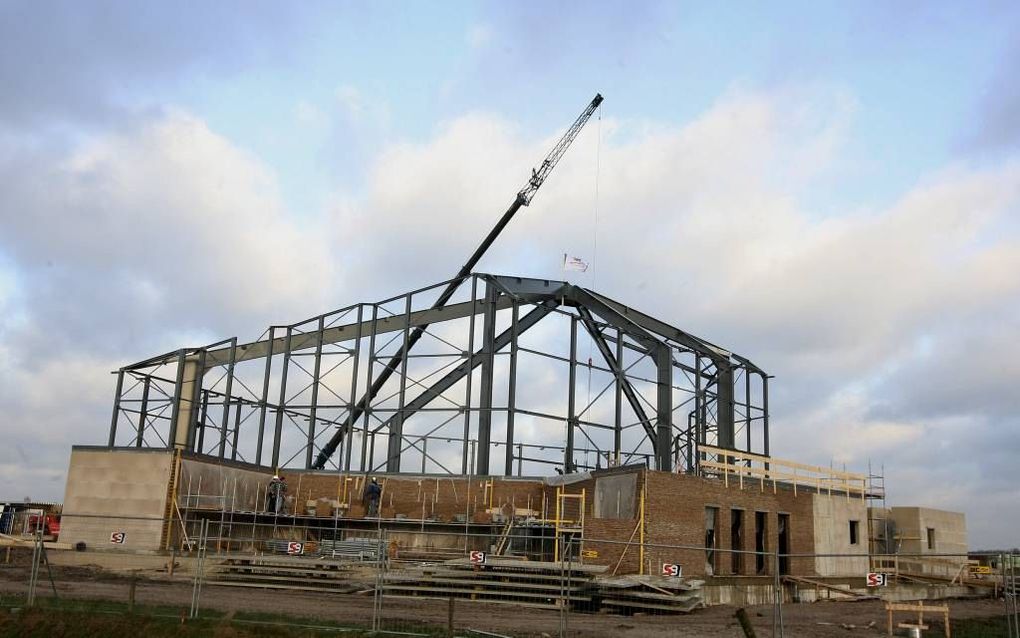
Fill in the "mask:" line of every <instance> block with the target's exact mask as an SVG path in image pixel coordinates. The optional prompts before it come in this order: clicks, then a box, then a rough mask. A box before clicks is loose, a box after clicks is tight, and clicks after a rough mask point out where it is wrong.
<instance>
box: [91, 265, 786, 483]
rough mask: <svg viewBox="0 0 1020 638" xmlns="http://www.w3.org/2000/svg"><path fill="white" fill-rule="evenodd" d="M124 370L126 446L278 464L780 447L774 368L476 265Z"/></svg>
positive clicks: (483, 467)
mask: <svg viewBox="0 0 1020 638" xmlns="http://www.w3.org/2000/svg"><path fill="white" fill-rule="evenodd" d="M451 284H460V285H459V288H457V290H458V291H457V292H456V293H455V294H454V295H452V296H450V297H448V299H447V301H445V302H444V303H443V304H438V305H437V304H436V300H437V299H438V298H439V296H440V295H443V294H445V292H446V291H448V290H449V289H450V287H451ZM437 306H438V307H437ZM417 332H421V336H422V338H421V343H420V344H419V345H418V346H417V347H416V348H415V349H414V350H413V351H411V350H410V349H409V348H408V342H409V339H410V338H411V335H413V334H415V333H417ZM387 362H396V364H397V365H394V366H393V369H392V374H391V375H389V376H388V377H387V379H386V382H385V384H383V385H382V387H381V388H380V389H379V392H378V393H374V394H372V395H369V396H370V399H369V400H367V402H366V401H365V400H364V399H363V398H362V397H363V396H364V394H365V391H366V389H367V388H369V386H370V384H372V383H373V381H374V380H376V379H377V378H378V375H379V372H380V370H381V368H382V367H383V365H385V366H387V367H389V366H390V365H391V363H387ZM116 374H117V389H116V394H115V399H114V407H113V417H112V420H111V424H110V432H109V443H108V444H109V446H111V447H116V446H134V447H164V448H167V449H172V448H179V449H184V450H188V451H190V452H194V453H198V454H204V455H208V456H212V457H218V458H230V459H232V460H238V461H245V462H248V463H254V464H256V465H260V466H265V467H271V468H279V467H285V466H287V467H290V466H292V464H293V463H295V461H298V460H299V463H300V465H302V466H303V467H305V468H313V467H315V465H316V463H317V461H316V459H315V455H316V454H319V455H320V457H322V458H328V461H329V466H330V467H331V468H332V469H333V470H339V471H343V472H372V473H375V472H413V473H423V474H424V473H445V474H475V475H493V474H496V475H507V476H511V475H518V476H521V475H541V474H549V473H550V472H549V467H548V466H550V465H552V466H555V467H556V468H557V469H558V471H561V472H574V471H581V470H585V469H594V468H596V467H605V466H611V465H616V464H629V463H635V462H638V463H644V464H647V465H649V466H651V467H653V468H655V469H658V470H667V471H684V472H691V473H694V472H698V471H699V470H700V461H701V460H703V459H706V458H709V457H708V455H707V453H705V452H703V451H701V450H700V446H702V445H711V446H717V447H721V448H725V449H733V450H740V451H745V452H755V453H758V454H763V455H766V456H768V454H769V413H768V375H767V374H766V373H765V372H764V371H762V370H761V369H760V368H758V367H757V366H756V365H754V364H753V363H752V362H751V361H750V360H748V359H746V358H744V357H741V356H739V355H736V354H734V353H732V352H729V351H727V350H725V349H723V348H720V347H719V346H716V345H714V344H712V343H710V342H708V341H706V340H704V339H701V338H699V337H696V336H693V335H691V334H689V333H686V332H684V331H682V330H680V329H678V328H675V327H673V326H671V325H669V324H667V323H665V322H663V321H660V320H658V319H655V318H653V317H651V316H649V315H647V314H644V313H642V312H639V311H637V310H635V309H633V308H629V307H627V306H625V305H623V304H621V303H619V302H617V301H614V300H612V299H610V298H608V297H605V296H603V295H601V294H599V293H596V292H594V291H591V290H588V289H585V288H581V287H578V286H574V285H572V284H570V283H568V282H564V281H552V280H539V279H527V278H521V277H512V276H500V275H489V274H482V273H472V274H469V275H467V276H464V277H461V278H458V279H454V280H450V281H446V282H441V283H438V284H435V285H432V286H428V287H425V288H421V289H418V290H413V291H411V292H407V293H404V294H401V295H398V296H395V297H391V298H389V299H385V300H383V301H379V302H375V303H359V304H355V305H353V306H348V307H346V308H342V309H340V310H335V311H333V312H329V313H326V314H323V315H319V316H316V317H312V318H310V319H306V320H304V321H300V322H298V323H295V324H291V325H283V326H271V327H270V328H269V329H268V330H266V331H265V332H264V333H263V334H262V335H261V336H260V337H259V339H257V340H255V341H252V342H249V343H239V342H238V340H237V338H236V337H234V338H231V339H227V340H223V341H219V342H216V343H212V344H209V345H206V346H201V347H193V348H185V349H181V350H177V351H174V352H169V353H166V354H163V355H160V356H157V357H153V358H150V359H146V360H144V361H140V362H138V363H135V364H132V365H128V366H125V367H124V368H121V369H120V370H119V371H117V372H116ZM359 399H361V401H359ZM327 440H338V441H339V445H329V446H327V445H325V444H324V442H325V441H327ZM267 443H268V446H267V445H266V444H267ZM323 448H327V449H328V452H323ZM333 448H335V450H336V453H335V454H333V453H332V449H333ZM323 455H325V456H323ZM497 458H498V461H497Z"/></svg>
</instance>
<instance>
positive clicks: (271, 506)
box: [266, 474, 280, 512]
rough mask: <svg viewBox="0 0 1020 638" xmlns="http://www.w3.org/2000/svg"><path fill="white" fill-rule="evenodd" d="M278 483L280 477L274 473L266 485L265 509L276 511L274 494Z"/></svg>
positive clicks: (276, 491)
mask: <svg viewBox="0 0 1020 638" xmlns="http://www.w3.org/2000/svg"><path fill="white" fill-rule="evenodd" d="M279 484H280V477H279V476H277V475H276V474H274V475H273V478H272V479H270V481H269V485H268V486H267V487H266V511H267V512H276V495H277V493H278V491H279V490H278V487H277V486H278V485H279Z"/></svg>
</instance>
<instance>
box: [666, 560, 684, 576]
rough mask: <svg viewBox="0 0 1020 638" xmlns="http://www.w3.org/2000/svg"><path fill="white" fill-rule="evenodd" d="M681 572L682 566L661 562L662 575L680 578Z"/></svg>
mask: <svg viewBox="0 0 1020 638" xmlns="http://www.w3.org/2000/svg"><path fill="white" fill-rule="evenodd" d="M682 574H683V568H682V567H680V566H679V565H677V564H676V563H663V564H662V575H663V576H671V577H673V578H680V576H681V575H682Z"/></svg>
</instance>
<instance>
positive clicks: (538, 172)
mask: <svg viewBox="0 0 1020 638" xmlns="http://www.w3.org/2000/svg"><path fill="white" fill-rule="evenodd" d="M600 104H602V96H601V95H600V94H597V93H596V94H595V97H594V98H593V99H592V101H591V102H590V103H589V104H588V106H587V107H585V109H584V111H582V112H581V114H580V115H579V116H578V117H577V119H576V120H574V123H573V124H571V125H570V128H568V129H567V132H566V133H564V134H563V136H562V137H561V138H560V139H559V141H558V142H556V145H555V146H553V148H552V150H551V151H549V154H548V155H546V157H545V159H543V160H542V163H541V164H539V165H538V167H537V168H533V169H532V170H531V177H530V178H529V179H528V181H527V182H526V183H525V184H524V187H523V188H521V190H519V191H518V192H517V195H516V197H514V201H513V202H512V203H511V204H510V207H509V208H508V209H507V210H506V212H505V213H503V216H502V217H500V219H499V221H498V222H496V225H495V226H493V228H492V230H490V231H489V234H488V235H486V236H485V239H483V240H482V243H481V244H480V245H479V246H478V248H476V249H475V251H474V252H473V253H471V256H470V257H469V258H468V260H467V261H466V262H465V263H464V265H463V266H461V269H460V271H458V272H457V275H456V276H455V277H454V278H453V279H452V280H451V281H450V283H449V284H448V285H447V286H446V289H445V290H443V292H442V293H441V294H440V295H439V297H437V298H436V301H435V303H433V304H432V308H431V309H432V310H437V309H439V308H442V307H443V306H445V305H446V302H447V301H449V300H450V298H451V297H453V295H454V293H455V292H457V289H458V288H459V287H460V285H461V284H462V283H463V282H464V280H465V279H467V277H468V276H469V275H470V274H471V271H472V270H473V269H474V267H475V266H476V265H477V264H478V262H479V261H480V260H481V258H482V256H483V255H484V254H485V252H486V251H487V250H488V249H489V246H491V245H492V244H493V242H495V241H496V238H497V237H499V234H500V233H501V232H503V229H504V228H506V225H507V224H509V223H510V220H511V219H513V216H514V215H515V214H516V213H517V211H518V210H520V208H521V206H528V205H529V204H531V200H532V199H533V198H534V197H535V193H537V192H538V189H539V188H541V187H542V184H543V183H545V180H546V178H548V177H549V173H551V172H552V170H553V169H554V168H556V164H558V163H559V161H560V159H561V158H562V157H563V154H564V153H566V152H567V149H568V148H570V145H571V144H572V143H573V141H574V139H575V138H576V137H577V135H578V133H580V132H581V129H583V128H584V125H585V124H587V123H588V120H589V119H591V116H592V114H593V113H594V112H595V109H597V108H598V107H599V105H600ZM426 328H428V324H424V325H420V326H417V327H416V328H415V329H414V330H412V331H411V332H410V333H409V334H408V336H407V341H406V343H405V344H404V345H402V346H401V347H400V348H398V349H397V351H396V352H395V353H394V354H393V356H392V357H391V358H390V360H389V361H388V362H387V363H386V365H385V366H384V367H383V369H382V371H380V372H379V376H377V377H376V378H375V380H374V381H372V385H371V386H369V388H368V391H367V392H365V394H364V395H363V396H362V397H361V399H360V400H359V401H358V402H357V403H355V404H354V405H353V406H351V409H350V412H349V413H348V416H347V420H346V423H345V424H344V425H343V426H341V427H340V428H338V429H337V431H336V432H335V433H334V434H333V436H332V437H331V438H330V439H329V441H327V442H326V445H324V446H323V448H322V450H320V452H319V455H318V457H316V459H315V463H314V464H313V465H312V467H313V468H314V469H319V470H321V469H322V468H323V467H325V466H326V461H328V460H329V459H330V457H332V456H333V454H334V453H335V452H336V450H337V447H339V445H340V443H341V442H342V441H343V438H344V435H345V433H346V432H348V431H351V432H353V429H354V424H355V423H356V422H357V421H358V419H359V418H360V417H361V415H362V414H364V412H365V409H366V408H367V407H368V405H369V404H370V403H371V401H372V399H374V398H375V396H376V395H377V394H378V393H379V391H380V390H381V389H382V387H383V386H384V385H385V384H386V382H387V381H388V380H389V378H390V377H391V376H393V373H394V372H396V370H397V368H398V367H399V366H400V364H401V362H402V361H403V360H404V357H405V356H406V354H407V353H408V352H409V351H410V350H411V348H413V347H414V344H416V343H418V341H419V340H420V339H421V338H422V335H424V334H425V329H426Z"/></svg>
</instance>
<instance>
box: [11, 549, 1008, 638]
mask: <svg viewBox="0 0 1020 638" xmlns="http://www.w3.org/2000/svg"><path fill="white" fill-rule="evenodd" d="M19 562H20V561H19ZM54 578H55V581H56V587H57V591H58V593H59V595H60V597H61V598H68V599H93V600H113V601H121V602H126V601H127V596H128V588H129V580H128V578H126V577H124V576H118V575H111V574H109V573H107V572H102V571H99V570H95V569H92V568H89V567H73V568H72V567H56V568H55V570H54ZM41 579H42V580H41V583H40V589H39V595H40V596H49V595H51V594H50V587H49V581H48V580H47V578H46V576H45V573H44V574H43V575H42V576H41ZM27 582H28V568H27V566H25V565H18V564H14V565H5V566H2V568H0V595H5V596H10V595H23V594H24V593H25V592H26V591H27ZM191 595H192V586H191V582H190V580H188V579H187V577H181V578H180V579H177V580H170V579H163V580H149V579H144V580H139V581H138V584H137V589H136V602H137V603H138V604H143V605H167V606H175V607H176V606H179V607H181V608H186V607H188V606H189V605H190V603H191ZM383 602H384V605H383V617H384V621H383V628H384V629H388V630H392V631H400V630H404V631H408V630H413V629H414V628H420V627H421V626H422V625H431V626H435V627H437V628H438V627H445V626H446V622H447V613H448V603H447V601H445V600H429V599H422V600H411V599H405V598H385V599H384V601H383ZM949 605H950V609H951V615H952V618H954V619H962V618H976V617H991V616H997V615H1001V614H1003V613H1004V607H1003V604H1002V602H1001V601H994V600H989V599H984V600H953V601H950V602H949ZM201 606H202V608H204V609H215V610H219V611H223V612H227V613H228V614H229V613H231V612H233V613H236V612H239V611H244V612H261V613H272V614H286V615H290V616H294V617H295V618H300V619H302V622H308V621H309V620H312V619H319V620H320V622H322V621H331V622H337V623H343V624H349V625H351V626H370V625H371V621H372V609H373V598H372V596H371V595H366V594H360V595H359V594H322V593H315V592H297V591H294V592H290V591H273V590H264V589H248V588H236V587H225V586H215V585H206V586H205V588H204V589H203V591H202V603H201ZM747 611H748V613H749V614H750V618H751V622H752V623H753V624H754V627H755V629H756V630H757V633H758V636H760V637H763V638H764V637H767V636H771V635H772V606H771V605H768V606H757V607H749V608H747ZM734 613H735V608H733V607H730V606H713V607H708V608H705V609H700V610H697V611H696V612H694V613H692V614H689V615H670V616H613V615H606V614H585V613H571V614H570V615H569V618H568V623H569V625H568V628H569V635H571V636H578V637H580V638H639V637H650V638H656V637H666V636H686V637H690V638H700V637H706V638H707V637H710V636H711V637H716V636H721V637H724V638H726V637H730V636H732V637H733V638H742V636H743V633H742V631H741V630H740V627H739V625H738V624H737V621H736V618H735V617H734ZM782 618H783V626H784V632H783V635H784V636H788V637H790V638H830V637H836V636H839V637H841V638H846V637H848V636H880V635H885V622H886V614H885V611H884V607H883V603H882V602H881V601H861V602H818V603H801V604H786V605H783V609H782ZM902 620H907V617H906V615H904V616H902ZM455 626H456V628H458V629H460V630H465V629H469V628H470V629H480V630H484V631H489V632H495V633H500V634H506V635H512V636H522V637H523V636H543V635H549V636H556V635H558V632H559V626H560V616H559V614H558V612H556V611H551V610H544V609H533V608H526V607H519V606H512V605H493V604H484V603H475V602H470V601H466V600H457V601H456V606H455Z"/></svg>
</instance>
